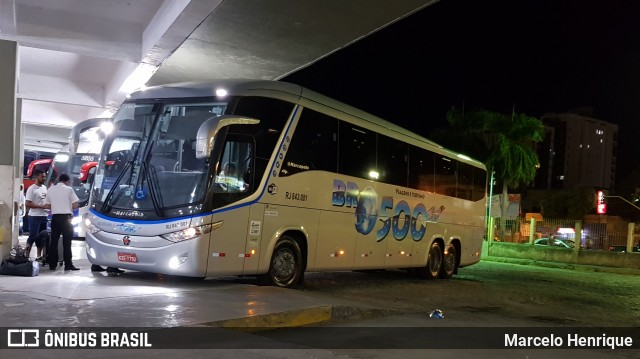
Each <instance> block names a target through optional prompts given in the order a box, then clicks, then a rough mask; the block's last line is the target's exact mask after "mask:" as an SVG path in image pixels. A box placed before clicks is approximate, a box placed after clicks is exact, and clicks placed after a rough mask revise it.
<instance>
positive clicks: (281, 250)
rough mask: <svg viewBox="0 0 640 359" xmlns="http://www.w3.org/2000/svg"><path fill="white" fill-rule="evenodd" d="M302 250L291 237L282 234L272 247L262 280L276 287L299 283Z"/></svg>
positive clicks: (289, 286) (301, 274) (288, 286)
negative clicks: (267, 268)
mask: <svg viewBox="0 0 640 359" xmlns="http://www.w3.org/2000/svg"><path fill="white" fill-rule="evenodd" d="M303 275H304V273H303V272H302V252H301V251H300V246H299V245H298V242H296V241H295V240H294V239H293V238H291V237H287V236H283V237H282V238H281V239H280V240H279V241H278V243H276V246H275V247H274V248H273V255H272V256H271V264H270V265H269V272H267V274H265V275H264V278H263V282H265V283H266V284H270V285H274V286H276V287H283V288H291V287H294V286H296V285H297V284H298V283H301V282H302V280H301V278H302V276H303Z"/></svg>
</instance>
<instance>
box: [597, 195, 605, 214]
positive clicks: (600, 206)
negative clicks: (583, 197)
mask: <svg viewBox="0 0 640 359" xmlns="http://www.w3.org/2000/svg"><path fill="white" fill-rule="evenodd" d="M596 213H598V214H606V213H607V204H606V203H604V192H603V191H598V192H597V193H596Z"/></svg>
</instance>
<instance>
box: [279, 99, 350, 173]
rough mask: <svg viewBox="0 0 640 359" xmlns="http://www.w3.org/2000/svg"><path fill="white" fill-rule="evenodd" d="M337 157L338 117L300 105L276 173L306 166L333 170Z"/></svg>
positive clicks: (299, 170) (289, 171)
mask: <svg viewBox="0 0 640 359" xmlns="http://www.w3.org/2000/svg"><path fill="white" fill-rule="evenodd" d="M337 161H338V120H336V119H335V118H333V117H330V116H327V115H325V114H322V113H319V112H316V111H313V110H310V109H308V108H306V109H304V110H303V112H302V114H301V115H300V121H299V123H298V126H296V130H295V132H294V133H293V138H292V140H291V145H290V146H289V150H288V151H287V155H286V157H285V159H284V161H283V164H282V168H281V169H280V176H281V177H286V176H291V175H294V174H296V173H300V172H304V171H310V170H311V171H312V170H316V171H328V172H336V170H337V168H338V162H337Z"/></svg>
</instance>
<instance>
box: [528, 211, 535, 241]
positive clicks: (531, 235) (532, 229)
mask: <svg viewBox="0 0 640 359" xmlns="http://www.w3.org/2000/svg"><path fill="white" fill-rule="evenodd" d="M535 239H536V219H535V218H533V217H531V224H529V244H533V241H534V240H535Z"/></svg>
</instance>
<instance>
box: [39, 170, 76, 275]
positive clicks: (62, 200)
mask: <svg viewBox="0 0 640 359" xmlns="http://www.w3.org/2000/svg"><path fill="white" fill-rule="evenodd" d="M69 182H70V181H69V175H67V174H66V173H63V174H61V175H60V177H59V178H58V183H57V184H56V185H55V186H53V187H51V188H49V191H48V193H47V198H46V200H45V206H46V207H47V208H49V209H51V243H50V244H49V254H48V255H47V261H48V262H49V268H50V269H51V270H55V269H56V267H57V265H58V240H59V239H60V234H62V251H63V253H62V258H63V259H64V270H78V269H79V268H77V267H76V266H74V265H73V262H72V258H71V240H72V239H73V224H71V219H72V218H73V210H74V209H76V208H78V201H79V199H78V196H76V193H75V191H74V190H73V188H71V187H70V186H69Z"/></svg>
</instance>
